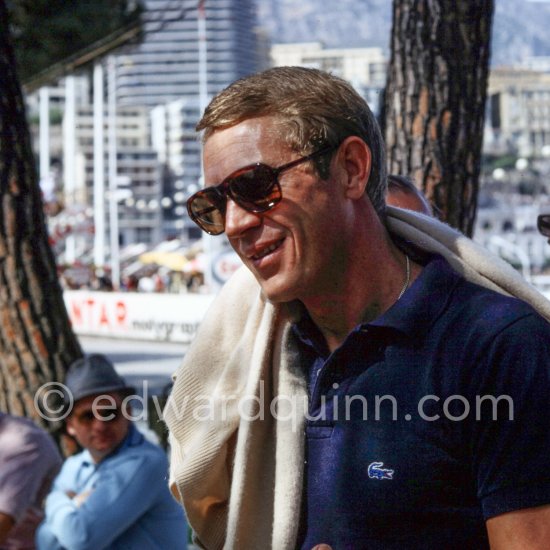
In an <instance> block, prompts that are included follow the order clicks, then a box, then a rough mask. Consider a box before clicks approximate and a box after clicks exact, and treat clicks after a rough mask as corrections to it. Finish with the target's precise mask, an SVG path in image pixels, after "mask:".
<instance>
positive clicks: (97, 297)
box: [63, 290, 215, 344]
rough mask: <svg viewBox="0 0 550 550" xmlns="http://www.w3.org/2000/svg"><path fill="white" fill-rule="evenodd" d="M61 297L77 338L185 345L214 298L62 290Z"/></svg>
mask: <svg viewBox="0 0 550 550" xmlns="http://www.w3.org/2000/svg"><path fill="white" fill-rule="evenodd" d="M63 296H64V299H65V305H66V307H67V311H68V313H69V317H70V319H71V324H72V327H73V330H74V331H75V333H76V334H78V335H83V336H103V337H105V336H106V337H112V338H125V339H137V340H153V341H162V342H178V343H184V344H189V343H191V341H192V340H193V337H194V335H195V333H196V332H197V328H198V326H199V324H200V322H201V321H202V319H203V317H204V314H205V313H206V310H207V309H208V306H209V305H210V303H211V302H212V300H213V299H214V296H215V295H214V294H191V293H190V294H157V293H151V294H145V293H137V292H94V291H87V290H66V291H65V292H64V293H63Z"/></svg>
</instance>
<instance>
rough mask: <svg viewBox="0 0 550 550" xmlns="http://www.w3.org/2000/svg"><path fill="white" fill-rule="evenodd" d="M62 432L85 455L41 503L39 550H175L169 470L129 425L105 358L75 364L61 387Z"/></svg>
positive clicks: (178, 515) (180, 525) (120, 383)
mask: <svg viewBox="0 0 550 550" xmlns="http://www.w3.org/2000/svg"><path fill="white" fill-rule="evenodd" d="M65 385H66V388H67V396H66V402H67V404H68V405H70V404H71V403H73V406H72V409H71V410H70V412H69V414H68V416H67V419H66V429H67V432H68V434H69V435H71V436H72V437H74V438H75V439H76V440H77V441H78V443H79V444H80V446H81V447H82V448H83V449H84V450H83V451H82V452H81V453H79V454H77V455H75V456H72V457H70V458H68V459H67V460H66V462H65V464H64V465H63V467H62V469H61V472H60V473H59V475H58V476H57V478H56V479H55V481H54V484H53V487H52V490H51V492H50V494H49V495H48V497H47V499H46V510H45V511H46V517H45V520H44V522H43V523H42V524H41V525H40V527H39V529H38V533H37V538H36V541H37V547H38V549H39V550H59V549H62V548H63V549H65V550H77V549H78V550H85V549H89V550H104V549H109V550H118V549H121V548H131V549H134V548H135V549H139V550H180V549H182V548H186V541H187V524H186V521H185V516H184V514H183V511H182V510H181V508H180V507H179V506H178V504H177V503H176V501H175V500H174V499H173V497H172V495H171V494H170V492H169V490H168V486H167V482H166V478H167V473H168V462H167V458H166V455H165V453H164V451H163V450H162V449H160V448H159V447H158V446H156V445H153V444H152V443H150V442H148V441H146V440H145V438H144V437H143V435H142V434H141V433H140V432H139V431H138V430H137V429H136V427H135V426H134V425H133V424H132V422H131V420H130V418H131V411H130V409H129V406H128V400H129V398H130V394H131V393H132V391H133V389H132V388H130V387H128V386H126V384H125V382H124V380H123V379H122V378H120V377H119V376H118V374H117V373H116V371H115V369H114V367H113V365H112V364H111V363H110V361H109V360H108V359H107V358H106V357H105V356H103V355H99V354H95V355H90V356H87V357H84V358H82V359H78V360H77V361H75V362H74V363H73V364H72V365H71V366H70V368H69V370H68V372H67V377H66V381H65Z"/></svg>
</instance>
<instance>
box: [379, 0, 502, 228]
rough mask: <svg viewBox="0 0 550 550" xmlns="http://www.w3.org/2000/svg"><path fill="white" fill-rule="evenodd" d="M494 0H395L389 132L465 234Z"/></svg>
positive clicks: (407, 167) (400, 164) (397, 156)
mask: <svg viewBox="0 0 550 550" xmlns="http://www.w3.org/2000/svg"><path fill="white" fill-rule="evenodd" d="M493 11H494V0H460V1H456V0H394V3H393V27H392V36H391V61H390V66H389V71H388V81H387V87H386V94H385V108H384V112H385V117H386V119H385V123H384V124H383V125H384V133H385V139H386V146H387V151H388V170H389V173H396V174H402V175H408V176H410V177H412V178H413V179H414V181H415V183H416V185H417V186H418V187H419V188H420V189H421V190H423V191H424V193H425V194H426V196H427V197H428V199H430V200H431V202H432V203H433V204H434V205H435V206H436V207H437V209H438V210H439V211H440V212H441V217H442V218H443V219H444V220H445V221H447V222H448V223H449V224H451V225H452V226H454V227H456V228H458V229H460V230H462V231H463V232H464V233H466V234H467V235H471V234H472V232H473V226H474V222H475V215H476V203H477V194H478V178H479V172H480V165H481V148H482V142H483V123H484V114H485V99H486V90H487V80H488V74H489V57H490V36H491V24H492V17H493Z"/></svg>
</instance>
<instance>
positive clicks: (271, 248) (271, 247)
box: [253, 241, 281, 260]
mask: <svg viewBox="0 0 550 550" xmlns="http://www.w3.org/2000/svg"><path fill="white" fill-rule="evenodd" d="M280 244H281V241H277V242H276V243H273V244H271V245H269V246H268V247H267V248H264V249H263V250H262V251H261V252H259V253H258V254H256V255H255V256H253V258H254V259H255V260H259V259H260V258H263V257H264V256H267V255H268V254H269V253H270V252H273V251H274V250H275V249H276V248H277V247H278V246H279V245H280Z"/></svg>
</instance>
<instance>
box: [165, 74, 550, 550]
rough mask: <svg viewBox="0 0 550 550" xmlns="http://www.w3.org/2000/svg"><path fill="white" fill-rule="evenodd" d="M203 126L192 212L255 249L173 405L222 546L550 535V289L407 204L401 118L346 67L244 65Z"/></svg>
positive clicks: (421, 545) (458, 547)
mask: <svg viewBox="0 0 550 550" xmlns="http://www.w3.org/2000/svg"><path fill="white" fill-rule="evenodd" d="M197 129H198V130H204V134H203V143H204V148H203V153H204V157H203V163H204V182H205V187H204V188H203V189H200V190H199V191H197V192H196V193H195V194H194V195H193V196H191V197H190V198H189V199H188V202H187V208H188V212H189V214H190V216H191V218H192V219H193V221H194V222H195V223H196V224H197V225H198V226H199V227H200V228H201V229H202V230H204V231H205V232H207V233H209V234H211V235H220V234H221V233H225V234H226V236H227V239H228V240H229V243H230V244H231V246H232V247H233V248H234V250H235V251H236V252H237V253H238V255H239V257H240V258H241V260H242V261H243V263H244V264H245V267H244V268H243V269H241V270H239V271H237V273H236V274H235V276H233V278H232V279H231V280H230V281H229V282H228V283H227V284H226V286H225V287H224V288H223V289H222V291H221V292H220V293H219V294H218V296H217V298H216V300H215V301H214V303H213V304H212V306H210V310H209V312H208V314H207V316H206V317H205V319H204V320H203V322H202V324H201V327H200V329H199V331H198V333H197V336H196V338H195V340H194V342H193V344H192V346H191V348H190V349H189V350H188V351H187V352H186V355H185V358H184V360H183V362H182V365H181V367H180V368H179V369H178V371H177V373H176V377H175V382H174V387H173V390H172V392H171V394H170V398H169V400H168V403H167V406H166V408H165V413H164V414H165V419H166V422H167V424H168V427H169V429H170V444H171V452H172V455H171V456H172V460H171V475H170V477H171V486H172V490H173V492H174V493H175V494H178V495H179V497H180V498H181V499H182V501H183V503H184V505H185V509H186V512H187V515H188V518H189V521H190V524H191V526H192V528H193V530H194V532H195V538H196V540H198V541H200V543H201V546H203V547H205V548H212V549H214V548H222V547H223V548H239V550H240V549H243V550H248V549H250V550H254V549H257V548H273V549H274V550H290V549H295V548H301V549H303V550H311V548H313V547H314V546H316V545H318V544H322V543H324V544H329V545H330V546H332V547H333V548H335V549H339V548H354V549H370V548H376V549H378V550H395V549H397V548H399V549H407V550H413V549H418V550H420V549H422V550H425V549H436V548H441V549H443V548H444V549H445V550H464V549H466V548H468V549H474V548H475V549H476V550H480V549H483V548H489V545H490V546H491V548H493V549H495V550H496V549H507V550H509V549H512V548H513V549H519V548H522V549H523V548H525V549H527V548H529V549H530V550H534V549H537V550H547V549H548V548H550V462H549V458H548V457H549V456H550V429H549V428H550V424H549V420H548V410H549V405H550V370H549V369H550V324H549V323H548V322H547V321H546V320H545V319H544V318H543V317H542V316H541V315H540V314H539V312H540V313H543V312H544V315H545V316H546V319H550V309H549V306H550V304H549V303H548V301H547V300H545V299H544V297H543V296H542V295H540V294H539V293H537V292H536V291H534V290H533V289H532V288H531V287H530V286H529V285H526V283H525V281H523V279H521V277H520V276H519V275H518V274H517V273H516V272H515V271H514V270H513V268H511V267H510V266H509V265H508V266H506V265H505V262H503V261H497V259H495V258H494V257H492V256H491V255H490V254H489V253H487V252H486V251H481V250H480V249H481V247H478V248H476V244H475V243H473V242H472V241H470V240H469V239H467V238H466V237H465V236H464V235H462V234H460V233H459V232H457V231H454V230H452V229H451V228H450V227H448V226H446V225H445V224H443V223H441V222H439V221H438V220H436V219H434V218H433V217H430V216H425V215H421V214H418V213H417V212H414V211H411V210H405V209H400V208H392V207H390V206H387V205H386V181H387V179H386V173H385V166H386V160H385V155H384V150H385V148H384V143H383V140H382V136H381V133H380V130H379V128H378V125H377V123H376V120H375V119H374V117H373V114H372V112H371V111H370V109H369V107H368V105H367V104H366V103H365V101H364V99H363V98H361V96H360V95H359V94H358V93H357V92H356V91H355V90H354V89H353V88H352V86H351V85H350V84H349V83H347V82H345V81H344V80H342V79H340V78H338V77H336V76H334V75H331V74H329V73H326V72H323V71H319V70H315V69H308V68H303V67H277V68H273V69H269V70H267V71H265V72H262V73H259V74H255V75H251V76H249V77H246V78H243V79H241V80H238V81H236V82H235V83H233V84H232V85H230V86H229V87H228V88H226V89H225V90H223V91H222V92H220V93H219V94H218V95H217V96H216V97H215V98H214V99H213V100H212V101H211V103H210V104H209V106H208V107H207V108H206V111H205V113H204V115H203V117H202V119H201V121H200V122H199V124H198V127H197ZM483 274H485V276H482V275H483ZM468 279H469V280H468ZM472 281H475V283H474V282H472ZM476 283H477V284H476ZM482 285H483V286H482ZM487 287H489V288H487ZM510 294H515V295H516V296H519V295H521V296H526V297H527V296H528V297H529V298H530V301H531V303H532V305H529V304H528V303H526V302H525V301H522V300H519V299H517V298H515V297H511V296H510ZM206 397H209V398H210V399H209V401H207V403H210V404H211V407H210V409H211V410H210V411H208V414H205V413H204V410H201V404H203V403H204V402H205V398H206ZM480 398H484V400H483V402H482V403H479V401H478V400H479V399H480ZM377 400H378V401H377ZM377 403H378V407H377ZM193 404H195V406H192V405H193ZM465 410H466V414H464V413H465ZM510 414H512V418H510Z"/></svg>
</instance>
